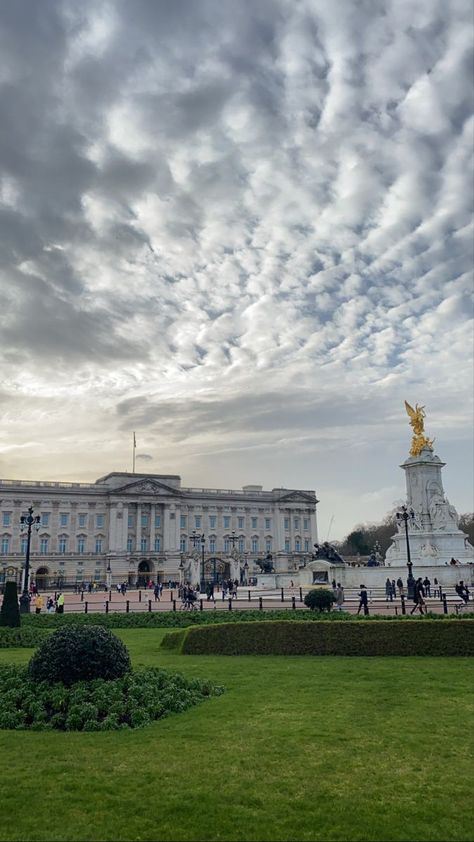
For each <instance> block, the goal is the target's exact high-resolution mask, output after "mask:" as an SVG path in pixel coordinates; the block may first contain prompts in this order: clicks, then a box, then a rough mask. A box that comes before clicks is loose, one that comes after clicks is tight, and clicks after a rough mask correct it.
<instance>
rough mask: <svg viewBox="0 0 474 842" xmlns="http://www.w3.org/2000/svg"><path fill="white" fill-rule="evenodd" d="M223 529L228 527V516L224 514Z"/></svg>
mask: <svg viewBox="0 0 474 842" xmlns="http://www.w3.org/2000/svg"><path fill="white" fill-rule="evenodd" d="M224 529H230V517H229V516H228V515H224Z"/></svg>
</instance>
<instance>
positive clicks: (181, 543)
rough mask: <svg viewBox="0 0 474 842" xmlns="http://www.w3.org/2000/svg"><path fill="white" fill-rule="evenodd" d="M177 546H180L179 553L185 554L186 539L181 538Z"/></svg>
mask: <svg viewBox="0 0 474 842" xmlns="http://www.w3.org/2000/svg"><path fill="white" fill-rule="evenodd" d="M179 546H180V550H181V552H182V553H185V552H186V538H181V541H180V544H179Z"/></svg>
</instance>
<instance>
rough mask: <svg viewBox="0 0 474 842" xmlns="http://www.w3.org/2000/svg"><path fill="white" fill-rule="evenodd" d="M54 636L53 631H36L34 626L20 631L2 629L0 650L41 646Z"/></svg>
mask: <svg viewBox="0 0 474 842" xmlns="http://www.w3.org/2000/svg"><path fill="white" fill-rule="evenodd" d="M50 634H52V629H35V628H33V626H26V628H25V627H23V626H22V627H21V628H19V629H9V628H0V649H9V648H12V647H16V646H30V647H33V646H39V644H40V643H42V642H43V640H45V638H47V637H49V636H50Z"/></svg>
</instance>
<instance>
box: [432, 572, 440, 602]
mask: <svg viewBox="0 0 474 842" xmlns="http://www.w3.org/2000/svg"><path fill="white" fill-rule="evenodd" d="M433 596H439V598H440V599H441V585H440V583H439V582H438V580H437V578H436V576H435V578H434V579H433Z"/></svg>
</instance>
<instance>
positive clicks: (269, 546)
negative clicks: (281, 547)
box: [265, 538, 272, 553]
mask: <svg viewBox="0 0 474 842" xmlns="http://www.w3.org/2000/svg"><path fill="white" fill-rule="evenodd" d="M265 549H266V551H267V553H271V551H272V539H271V538H267V540H266V541H265Z"/></svg>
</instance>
